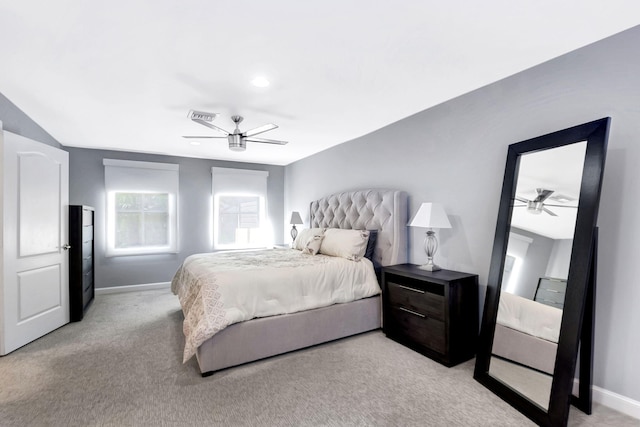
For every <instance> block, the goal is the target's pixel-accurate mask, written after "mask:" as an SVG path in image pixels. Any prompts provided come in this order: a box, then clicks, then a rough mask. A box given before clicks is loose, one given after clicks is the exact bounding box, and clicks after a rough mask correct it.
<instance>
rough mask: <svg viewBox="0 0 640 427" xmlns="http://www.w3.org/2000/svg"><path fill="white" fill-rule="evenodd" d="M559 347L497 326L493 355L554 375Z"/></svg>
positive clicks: (502, 326)
mask: <svg viewBox="0 0 640 427" xmlns="http://www.w3.org/2000/svg"><path fill="white" fill-rule="evenodd" d="M557 349H558V345H557V344H556V343H553V342H551V341H547V340H544V339H542V338H538V337H534V336H533V335H529V334H525V333H523V332H520V331H517V330H515V329H511V328H508V327H506V326H504V325H500V324H497V325H496V331H495V334H494V338H493V348H492V351H491V353H493V354H494V355H496V356H498V357H501V358H503V359H507V360H511V361H513V362H516V363H518V364H520V365H524V366H528V367H530V368H533V369H536V370H538V371H541V372H545V373H547V374H550V375H553V368H554V366H555V363H556V352H557Z"/></svg>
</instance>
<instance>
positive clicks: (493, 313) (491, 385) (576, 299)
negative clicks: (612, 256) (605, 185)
mask: <svg viewBox="0 0 640 427" xmlns="http://www.w3.org/2000/svg"><path fill="white" fill-rule="evenodd" d="M610 122H611V119H610V118H609V117H606V118H603V119H600V120H596V121H593V122H590V123H585V124H582V125H578V126H574V127H571V128H568V129H564V130H561V131H558V132H553V133H550V134H547V135H543V136H540V137H537V138H533V139H529V140H526V141H522V142H519V143H516V144H511V145H510V146H509V149H508V152H507V164H506V167H505V174H504V182H503V186H502V193H501V199H500V207H499V210H498V221H497V225H496V233H495V239H494V243H493V253H492V255H491V266H490V270H489V277H488V283H487V291H486V296H485V305H484V312H483V318H482V328H481V331H480V338H479V341H478V353H477V357H476V366H475V371H474V378H475V379H476V380H477V381H479V382H480V383H482V384H483V385H484V386H485V387H487V388H488V389H490V390H491V391H493V392H494V393H496V394H497V395H498V396H500V397H501V398H502V399H503V400H505V401H506V402H508V403H509V404H511V405H512V406H513V407H514V408H516V409H518V410H519V411H520V412H522V413H523V414H524V415H526V416H527V417H529V418H530V419H531V420H532V421H534V422H536V423H537V424H539V425H542V426H564V425H566V424H567V421H568V417H569V406H570V403H571V391H572V388H573V380H574V373H575V368H576V359H577V355H578V345H579V343H580V334H581V331H582V323H583V318H584V312H585V300H586V296H587V290H588V282H589V273H590V269H591V259H592V253H593V249H595V248H592V246H593V242H594V238H595V227H596V223H597V217H598V205H599V202H600V192H601V188H602V175H603V172H604V163H605V157H606V150H607V140H608V134H609V126H610ZM580 141H587V148H586V153H585V160H584V169H583V173H582V184H581V187H580V199H579V202H578V214H577V218H576V226H575V234H574V241H573V250H572V252H571V260H570V266H569V276H568V278H567V292H566V296H565V304H564V310H563V314H562V323H561V327H560V337H559V340H558V350H557V354H556V362H555V367H554V374H553V382H552V385H551V395H550V399H549V408H548V410H547V411H545V410H544V409H543V408H542V407H540V406H539V405H537V404H535V403H533V402H532V401H531V400H529V399H528V398H526V397H525V396H524V395H522V394H520V393H518V392H517V391H515V390H514V389H512V388H510V387H508V386H507V385H505V384H504V383H502V382H501V381H499V380H498V379H496V378H494V377H492V376H491V375H489V363H490V359H491V349H492V346H493V338H494V331H495V324H496V318H497V314H498V300H499V295H500V287H501V282H502V273H503V270H504V259H505V254H506V250H507V244H508V239H509V238H508V236H509V227H510V224H511V211H512V209H511V208H512V206H513V199H514V197H515V189H516V184H517V179H516V177H517V174H518V165H519V158H520V156H521V155H523V154H526V153H533V152H536V151H540V150H547V149H550V148H555V147H561V146H564V145H568V144H572V143H575V142H580Z"/></svg>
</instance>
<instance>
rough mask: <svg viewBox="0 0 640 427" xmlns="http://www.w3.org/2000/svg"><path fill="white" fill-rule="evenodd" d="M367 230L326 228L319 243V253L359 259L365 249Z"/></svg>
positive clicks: (352, 259)
mask: <svg viewBox="0 0 640 427" xmlns="http://www.w3.org/2000/svg"><path fill="white" fill-rule="evenodd" d="M368 241H369V232H368V231H367V230H342V229H339V228H327V229H326V230H325V231H324V239H323V240H322V245H320V253H321V254H325V255H331V256H339V257H342V258H346V259H349V260H351V261H360V258H362V256H363V255H364V252H365V250H366V249H367V242H368Z"/></svg>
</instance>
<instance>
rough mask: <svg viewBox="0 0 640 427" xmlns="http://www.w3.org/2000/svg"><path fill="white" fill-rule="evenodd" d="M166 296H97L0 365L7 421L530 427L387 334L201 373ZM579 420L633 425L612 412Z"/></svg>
mask: <svg viewBox="0 0 640 427" xmlns="http://www.w3.org/2000/svg"><path fill="white" fill-rule="evenodd" d="M181 328H182V313H181V311H180V308H179V303H178V301H177V297H175V296H174V295H172V294H171V293H170V292H169V291H168V290H155V291H144V292H135V293H121V294H111V295H99V296H98V297H97V299H96V301H95V303H94V304H93V306H92V307H91V308H90V310H89V312H88V314H87V316H86V317H85V319H84V320H83V321H82V322H79V323H72V324H69V325H67V326H64V327H62V328H60V329H58V330H56V331H54V332H52V333H50V334H49V335H47V336H45V337H43V338H41V339H39V340H37V341H35V342H33V343H31V344H29V345H27V346H25V347H23V348H21V349H19V350H17V351H15V352H13V353H12V354H10V355H7V356H5V357H2V358H0V425H2V426H183V425H184V426H204V425H223V426H236V425H237V426H315V425H323V426H351V425H360V426H368V425H377V426H400V425H403V426H527V425H532V424H531V423H530V422H529V421H528V419H527V418H525V417H524V416H522V415H521V414H520V413H519V412H517V411H515V410H514V409H513V408H511V407H510V406H509V405H507V404H506V403H504V402H503V401H502V400H501V399H499V398H498V397H496V396H495V395H493V394H492V393H491V392H489V391H488V390H487V389H485V388H484V387H483V386H481V385H480V384H479V383H477V382H476V381H474V380H473V378H472V377H473V361H470V362H467V363H464V364H462V365H459V366H457V367H454V368H445V367H444V366H442V365H439V364H438V363H436V362H433V361H432V360H430V359H428V358H426V357H424V356H421V355H420V354H418V353H416V352H413V351H411V350H409V349H407V348H405V347H403V346H401V345H399V344H397V343H395V342H393V341H391V340H389V339H387V338H386V337H385V336H384V335H383V334H382V333H381V332H380V331H376V332H371V333H366V334H362V335H359V336H356V337H352V338H347V339H343V340H339V341H336V342H333V343H328V344H324V345H321V346H316V347H313V348H311V349H306V350H302V351H298V352H293V353H289V354H286V355H282V356H278V357H274V358H270V359H267V360H264V361H260V362H255V363H252V364H248V365H245V366H241V367H236V368H232V369H228V370H225V371H221V372H218V373H216V374H214V375H213V376H211V377H208V378H202V377H201V376H200V374H199V372H198V369H197V365H196V363H195V360H191V361H189V362H188V363H187V364H184V365H183V364H182V363H181V355H182V345H183V336H182V330H181ZM570 424H571V425H594V426H595V425H598V426H603V425H611V426H624V425H637V424H638V420H633V419H631V418H629V417H625V416H623V415H621V414H618V413H616V412H614V411H612V410H610V409H608V408H606V407H602V406H596V407H595V411H594V415H592V416H591V417H588V416H585V415H584V414H581V413H580V412H579V411H577V410H575V409H572V412H571V421H570Z"/></svg>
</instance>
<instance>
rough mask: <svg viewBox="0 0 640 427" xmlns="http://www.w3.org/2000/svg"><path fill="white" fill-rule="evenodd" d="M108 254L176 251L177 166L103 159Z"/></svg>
mask: <svg viewBox="0 0 640 427" xmlns="http://www.w3.org/2000/svg"><path fill="white" fill-rule="evenodd" d="M103 163H104V166H105V187H106V190H107V212H106V218H107V239H106V240H107V248H106V249H107V250H106V255H107V256H121V255H142V254H156V253H175V252H177V251H178V244H177V224H178V220H177V216H178V215H177V198H178V165H174V164H167V163H150V162H135V161H127V160H111V159H104V162H103Z"/></svg>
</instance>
